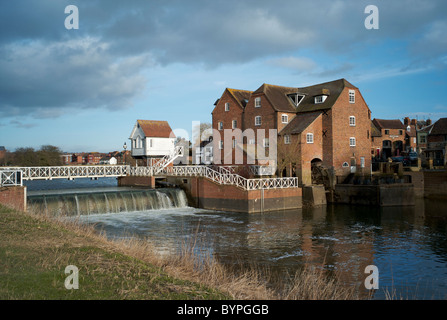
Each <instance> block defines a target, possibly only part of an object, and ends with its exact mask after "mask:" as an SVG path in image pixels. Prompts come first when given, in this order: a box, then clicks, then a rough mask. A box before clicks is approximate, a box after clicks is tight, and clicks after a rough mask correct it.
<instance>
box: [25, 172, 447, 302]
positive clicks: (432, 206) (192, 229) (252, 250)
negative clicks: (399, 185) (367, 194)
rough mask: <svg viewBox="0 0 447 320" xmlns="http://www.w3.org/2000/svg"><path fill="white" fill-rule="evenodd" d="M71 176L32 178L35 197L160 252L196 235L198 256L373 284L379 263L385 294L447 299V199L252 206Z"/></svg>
mask: <svg viewBox="0 0 447 320" xmlns="http://www.w3.org/2000/svg"><path fill="white" fill-rule="evenodd" d="M100 180H101V179H100ZM79 181H81V179H80V180H79ZM70 183H71V184H67V183H66V182H64V185H62V186H61V185H59V186H57V181H51V182H39V181H34V182H27V185H28V190H29V191H28V194H29V206H31V208H35V209H36V210H38V212H46V213H47V214H52V215H60V214H69V215H72V216H76V218H79V220H80V221H81V222H83V223H88V224H94V225H95V228H98V230H103V231H105V232H106V234H107V235H108V236H109V237H110V238H121V237H140V238H148V239H150V241H151V242H153V243H154V244H155V245H156V247H157V249H158V250H160V252H169V253H178V252H179V250H180V249H181V247H182V246H183V245H184V244H185V243H192V242H193V243H194V244H195V248H194V249H195V252H196V253H197V254H198V255H212V256H214V257H216V258H217V259H218V260H219V261H221V262H222V263H224V264H234V265H237V264H251V263H254V264H256V265H258V266H266V267H269V268H271V269H272V270H274V271H275V272H277V273H278V274H280V275H283V276H286V275H288V274H293V273H294V272H295V271H297V270H299V269H300V268H301V267H302V266H303V265H305V264H308V265H312V266H315V267H317V268H323V269H324V270H327V271H328V272H329V273H333V274H334V275H336V276H337V277H338V278H339V279H340V280H342V281H343V283H345V284H346V285H348V286H356V287H358V288H360V289H361V290H363V291H366V289H364V281H365V279H366V277H367V276H368V274H366V273H365V268H366V266H368V265H375V266H377V268H378V272H379V275H378V280H379V290H377V291H376V292H375V295H374V298H376V299H384V298H385V292H389V293H391V294H394V297H395V298H404V299H446V298H447V203H446V202H441V201H428V200H423V199H420V200H417V203H416V206H414V207H389V208H377V207H362V206H348V205H327V206H324V207H320V208H313V209H299V210H288V211H277V212H270V213H265V214H243V213H229V212H218V211H211V210H202V209H196V208H191V207H188V206H187V201H186V196H185V194H184V193H183V191H181V190H179V189H172V188H163V189H156V190H145V189H130V188H118V187H116V180H114V179H103V180H102V181H100V182H96V181H95V182H87V181H84V182H80V183H79V184H78V185H75V184H74V183H73V182H70ZM83 184H85V185H83ZM48 188H59V189H58V190H48ZM73 188H75V189H73ZM45 189H47V190H45Z"/></svg>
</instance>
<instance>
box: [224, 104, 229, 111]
mask: <svg viewBox="0 0 447 320" xmlns="http://www.w3.org/2000/svg"><path fill="white" fill-rule="evenodd" d="M225 111H230V103H229V102H227V103H225Z"/></svg>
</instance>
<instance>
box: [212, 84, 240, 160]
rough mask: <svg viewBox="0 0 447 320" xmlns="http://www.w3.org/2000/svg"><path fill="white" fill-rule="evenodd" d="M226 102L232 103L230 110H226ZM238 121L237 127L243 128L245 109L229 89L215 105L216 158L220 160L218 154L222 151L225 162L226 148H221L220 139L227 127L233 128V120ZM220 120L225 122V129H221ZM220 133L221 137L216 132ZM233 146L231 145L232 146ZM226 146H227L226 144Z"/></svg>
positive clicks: (213, 113)
mask: <svg viewBox="0 0 447 320" xmlns="http://www.w3.org/2000/svg"><path fill="white" fill-rule="evenodd" d="M225 103H229V104H230V110H229V111H225ZM233 120H236V121H237V128H239V129H241V130H243V109H242V107H241V106H240V105H239V103H238V102H237V101H236V99H234V97H233V95H231V94H230V93H229V92H228V90H225V92H224V93H223V94H222V97H221V98H220V100H219V102H218V103H217V105H216V106H215V108H214V110H213V112H212V121H213V123H212V125H213V131H214V134H213V152H214V159H215V160H218V159H219V155H217V153H218V152H220V159H221V162H222V163H223V160H224V149H222V150H220V149H219V141H220V140H222V141H223V140H224V130H225V129H232V121H233ZM219 122H223V129H222V130H219ZM217 132H218V133H219V134H220V137H219V136H218V135H217V134H216V133H217ZM230 147H231V146H230ZM224 148H225V146H224Z"/></svg>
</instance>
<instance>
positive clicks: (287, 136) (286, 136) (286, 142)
mask: <svg viewBox="0 0 447 320" xmlns="http://www.w3.org/2000/svg"><path fill="white" fill-rule="evenodd" d="M284 144H290V136H289V135H288V134H286V135H285V136H284Z"/></svg>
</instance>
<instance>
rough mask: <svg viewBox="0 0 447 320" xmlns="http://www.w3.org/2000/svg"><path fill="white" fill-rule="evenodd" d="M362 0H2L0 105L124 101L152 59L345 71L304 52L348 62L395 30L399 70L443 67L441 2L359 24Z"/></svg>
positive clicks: (4, 112) (382, 5)
mask: <svg viewBox="0 0 447 320" xmlns="http://www.w3.org/2000/svg"><path fill="white" fill-rule="evenodd" d="M69 4H73V5H77V6H78V8H79V16H80V22H79V30H70V31H69V30H66V29H65V27H64V19H65V17H66V14H65V13H64V8H65V6H66V5H69ZM369 4H374V3H371V1H370V0H359V1H341V0H337V1H333V0H320V1H296V0H281V1H268V0H246V1H236V0H225V1H224V0H214V1H209V0H195V1H184V0H165V1H160V0H151V1H148V0H133V1H122V0H90V1H79V0H60V1H54V0H39V1H25V0H17V1H3V2H1V3H0V74H1V75H2V77H1V79H0V96H1V97H2V100H1V101H0V115H1V116H6V117H14V116H20V115H25V114H28V115H30V114H32V115H33V116H35V117H57V116H59V115H61V114H64V113H65V112H73V110H76V109H78V108H81V109H89V108H106V109H108V110H121V109H124V108H130V107H131V106H132V104H133V103H134V101H135V100H136V99H137V98H138V97H139V95H140V94H141V93H142V92H144V90H145V89H146V83H147V81H148V78H147V75H148V74H149V75H150V72H146V71H147V70H150V68H152V67H153V66H155V65H157V66H166V65H170V64H176V63H181V64H192V65H197V66H199V67H206V68H216V67H219V66H223V65H226V64H234V65H238V64H243V63H247V62H252V61H255V60H261V59H264V60H268V61H270V63H272V64H273V65H275V66H278V67H281V68H290V69H291V70H294V71H296V72H307V73H308V74H313V75H318V74H319V75H320V76H326V77H328V76H331V75H335V74H340V73H341V72H345V71H346V70H350V68H352V66H353V65H354V63H351V62H342V63H341V65H334V66H330V67H326V66H320V65H318V66H317V61H320V59H317V58H314V56H312V55H309V54H304V53H303V51H306V50H307V52H306V53H308V52H309V51H311V52H317V53H318V57H319V58H321V57H323V58H324V57H329V56H330V57H336V56H338V57H341V58H340V59H333V60H332V61H340V60H341V61H348V60H347V57H348V58H351V59H355V58H356V57H357V56H359V55H364V54H365V53H368V48H370V47H371V45H376V44H377V43H382V42H385V41H390V40H398V41H401V42H402V43H403V45H404V46H406V47H407V48H408V52H409V54H410V55H411V57H410V58H411V59H412V63H409V64H408V66H409V68H410V69H414V70H416V71H418V70H422V67H421V66H422V64H425V65H433V64H434V63H435V62H438V63H441V64H440V65H441V66H443V67H445V63H442V62H443V61H445V52H446V49H447V48H446V47H447V44H446V42H445V37H444V35H445V33H446V31H447V24H446V22H445V12H446V11H447V2H446V1H444V0H433V1H429V2H428V1H426V2H420V1H416V0H408V1H387V2H378V3H377V6H378V8H379V12H380V29H379V30H376V31H371V30H366V29H365V28H364V19H365V17H366V16H365V14H364V8H365V7H366V6H367V5H369ZM309 48H310V50H309ZM278 56H279V57H283V58H276V57H278ZM305 56H307V57H309V58H306V57H305ZM442 57H444V58H442ZM442 59H444V60H442ZM349 61H350V60H349ZM382 68H383V66H382ZM405 72H411V71H405ZM394 74H399V71H398V70H391V72H388V73H387V72H385V71H384V72H383V73H382V75H381V71H380V66H378V71H376V72H375V75H373V76H375V77H377V76H390V75H391V76H393V75H394Z"/></svg>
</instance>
